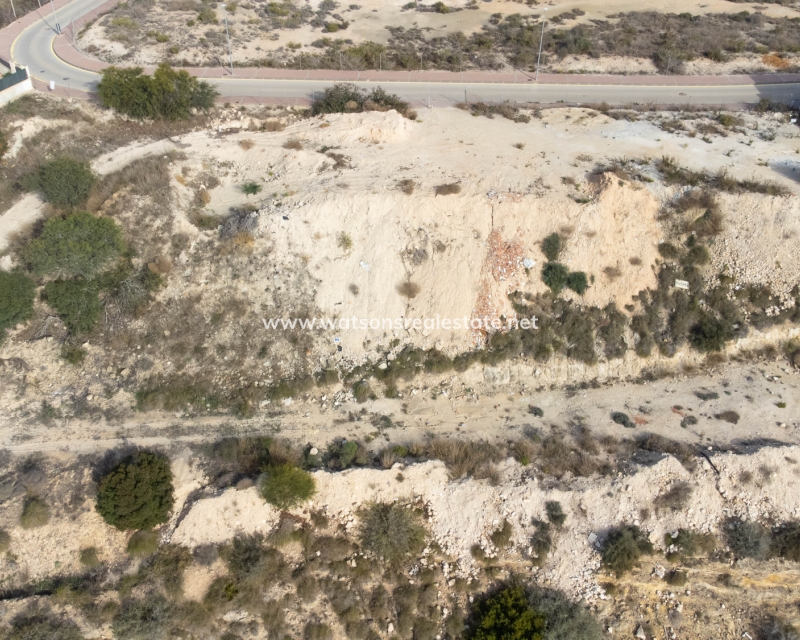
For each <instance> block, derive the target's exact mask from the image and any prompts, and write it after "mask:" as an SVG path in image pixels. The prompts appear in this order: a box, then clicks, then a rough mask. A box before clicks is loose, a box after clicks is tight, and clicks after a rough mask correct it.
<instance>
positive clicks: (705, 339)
mask: <svg viewBox="0 0 800 640" xmlns="http://www.w3.org/2000/svg"><path fill="white" fill-rule="evenodd" d="M732 339H733V331H732V330H731V329H730V328H729V327H728V326H727V325H725V324H723V323H722V322H720V321H719V320H717V319H716V318H715V317H714V316H712V315H710V314H708V313H705V312H704V313H703V314H702V315H701V316H700V317H699V318H698V320H697V323H696V324H695V325H694V326H693V327H692V328H691V329H689V342H690V343H691V345H692V346H693V347H694V348H695V349H697V350H698V351H703V352H709V351H722V349H724V348H725V343H726V342H727V341H728V340H732Z"/></svg>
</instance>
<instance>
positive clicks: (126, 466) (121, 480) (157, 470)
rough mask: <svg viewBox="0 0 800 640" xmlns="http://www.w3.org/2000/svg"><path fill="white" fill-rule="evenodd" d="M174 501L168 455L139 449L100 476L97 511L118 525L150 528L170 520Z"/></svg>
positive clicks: (108, 521) (108, 520)
mask: <svg viewBox="0 0 800 640" xmlns="http://www.w3.org/2000/svg"><path fill="white" fill-rule="evenodd" d="M173 502H174V497H173V488H172V471H171V469H170V466H169V460H168V459H167V457H166V456H163V455H160V454H156V453H151V452H149V451H140V452H138V453H135V454H134V455H132V456H129V457H128V458H126V459H125V460H123V461H122V462H120V463H119V464H118V465H117V466H116V467H114V469H112V470H111V471H110V472H109V473H108V474H107V475H106V476H104V477H103V479H102V480H100V485H99V486H98V488H97V512H98V513H99V514H100V515H101V516H103V519H104V520H105V521H106V522H107V523H108V524H110V525H112V526H114V527H116V528H117V529H121V530H125V529H150V528H152V527H155V526H156V525H159V524H162V523H164V522H166V521H167V518H168V516H169V512H170V510H171V509H172V504H173Z"/></svg>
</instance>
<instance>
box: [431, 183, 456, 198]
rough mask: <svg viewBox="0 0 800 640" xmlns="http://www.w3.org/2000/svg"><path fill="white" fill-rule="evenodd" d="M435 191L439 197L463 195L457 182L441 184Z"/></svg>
mask: <svg viewBox="0 0 800 640" xmlns="http://www.w3.org/2000/svg"><path fill="white" fill-rule="evenodd" d="M433 191H434V193H435V194H436V195H437V196H450V195H453V194H456V193H461V185H460V184H458V183H457V182H452V183H450V184H440V185H438V186H436V187H435V188H434V190H433Z"/></svg>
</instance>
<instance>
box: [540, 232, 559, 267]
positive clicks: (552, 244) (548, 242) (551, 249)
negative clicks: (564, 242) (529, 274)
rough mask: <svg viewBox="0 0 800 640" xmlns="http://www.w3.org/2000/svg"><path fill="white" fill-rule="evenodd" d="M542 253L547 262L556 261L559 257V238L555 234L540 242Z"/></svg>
mask: <svg viewBox="0 0 800 640" xmlns="http://www.w3.org/2000/svg"><path fill="white" fill-rule="evenodd" d="M542 253H543V254H544V255H545V257H546V258H547V260H548V262H555V261H556V260H558V256H559V255H561V236H560V235H558V234H557V233H551V234H550V235H549V236H547V237H546V238H545V239H544V240H542Z"/></svg>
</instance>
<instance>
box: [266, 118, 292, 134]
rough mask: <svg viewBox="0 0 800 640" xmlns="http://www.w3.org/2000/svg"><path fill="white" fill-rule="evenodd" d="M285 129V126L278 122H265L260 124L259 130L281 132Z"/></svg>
mask: <svg viewBox="0 0 800 640" xmlns="http://www.w3.org/2000/svg"><path fill="white" fill-rule="evenodd" d="M285 128H286V125H285V124H283V123H282V122H281V121H279V120H265V121H264V122H262V123H261V130H262V131H270V132H274V131H283V130H284V129H285Z"/></svg>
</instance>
